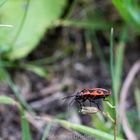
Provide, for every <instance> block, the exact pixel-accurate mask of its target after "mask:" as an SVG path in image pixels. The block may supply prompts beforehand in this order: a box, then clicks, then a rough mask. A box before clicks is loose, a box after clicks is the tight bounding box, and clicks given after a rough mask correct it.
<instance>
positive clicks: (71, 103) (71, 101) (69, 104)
mask: <svg viewBox="0 0 140 140" xmlns="http://www.w3.org/2000/svg"><path fill="white" fill-rule="evenodd" d="M75 96H76V94H74V95H70V96H66V97H64V98H62V100H64V103H67V102H66V101H67V99H69V98H73V99H72V100H70V101H69V102H68V103H67V105H68V110H70V107H71V106H72V105H73V103H74V100H75V98H74V97H75Z"/></svg>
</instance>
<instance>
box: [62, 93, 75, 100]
mask: <svg viewBox="0 0 140 140" xmlns="http://www.w3.org/2000/svg"><path fill="white" fill-rule="evenodd" d="M74 96H76V94H75V95H70V96H66V97H64V98H62V100H65V99H68V98H71V97H74Z"/></svg>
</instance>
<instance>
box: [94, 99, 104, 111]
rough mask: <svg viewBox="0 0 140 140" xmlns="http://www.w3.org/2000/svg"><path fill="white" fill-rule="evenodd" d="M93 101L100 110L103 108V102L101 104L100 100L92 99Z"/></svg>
mask: <svg viewBox="0 0 140 140" xmlns="http://www.w3.org/2000/svg"><path fill="white" fill-rule="evenodd" d="M92 102H93V103H95V104H96V105H97V107H98V109H99V110H102V108H101V104H100V102H99V100H92Z"/></svg>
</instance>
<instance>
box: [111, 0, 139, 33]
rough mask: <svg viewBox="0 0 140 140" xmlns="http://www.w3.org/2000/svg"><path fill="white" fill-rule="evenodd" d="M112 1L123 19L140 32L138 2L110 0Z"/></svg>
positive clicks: (132, 0) (134, 0) (133, 0)
mask: <svg viewBox="0 0 140 140" xmlns="http://www.w3.org/2000/svg"><path fill="white" fill-rule="evenodd" d="M112 2H113V4H114V6H115V7H116V9H117V10H118V12H119V13H120V15H121V16H122V17H123V19H124V20H125V21H126V22H127V23H128V24H129V25H131V26H132V27H133V28H134V29H135V31H137V32H139V33H140V16H139V15H140V5H139V3H138V2H137V1H136V0H112Z"/></svg>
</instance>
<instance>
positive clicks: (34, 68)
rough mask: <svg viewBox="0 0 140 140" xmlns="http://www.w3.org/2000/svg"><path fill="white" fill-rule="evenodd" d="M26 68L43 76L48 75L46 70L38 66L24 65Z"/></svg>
mask: <svg viewBox="0 0 140 140" xmlns="http://www.w3.org/2000/svg"><path fill="white" fill-rule="evenodd" d="M26 69H27V70H29V71H31V72H34V73H35V74H37V75H39V76H41V77H44V78H46V77H47V76H48V71H47V70H45V69H44V68H42V67H39V66H35V65H26Z"/></svg>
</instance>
